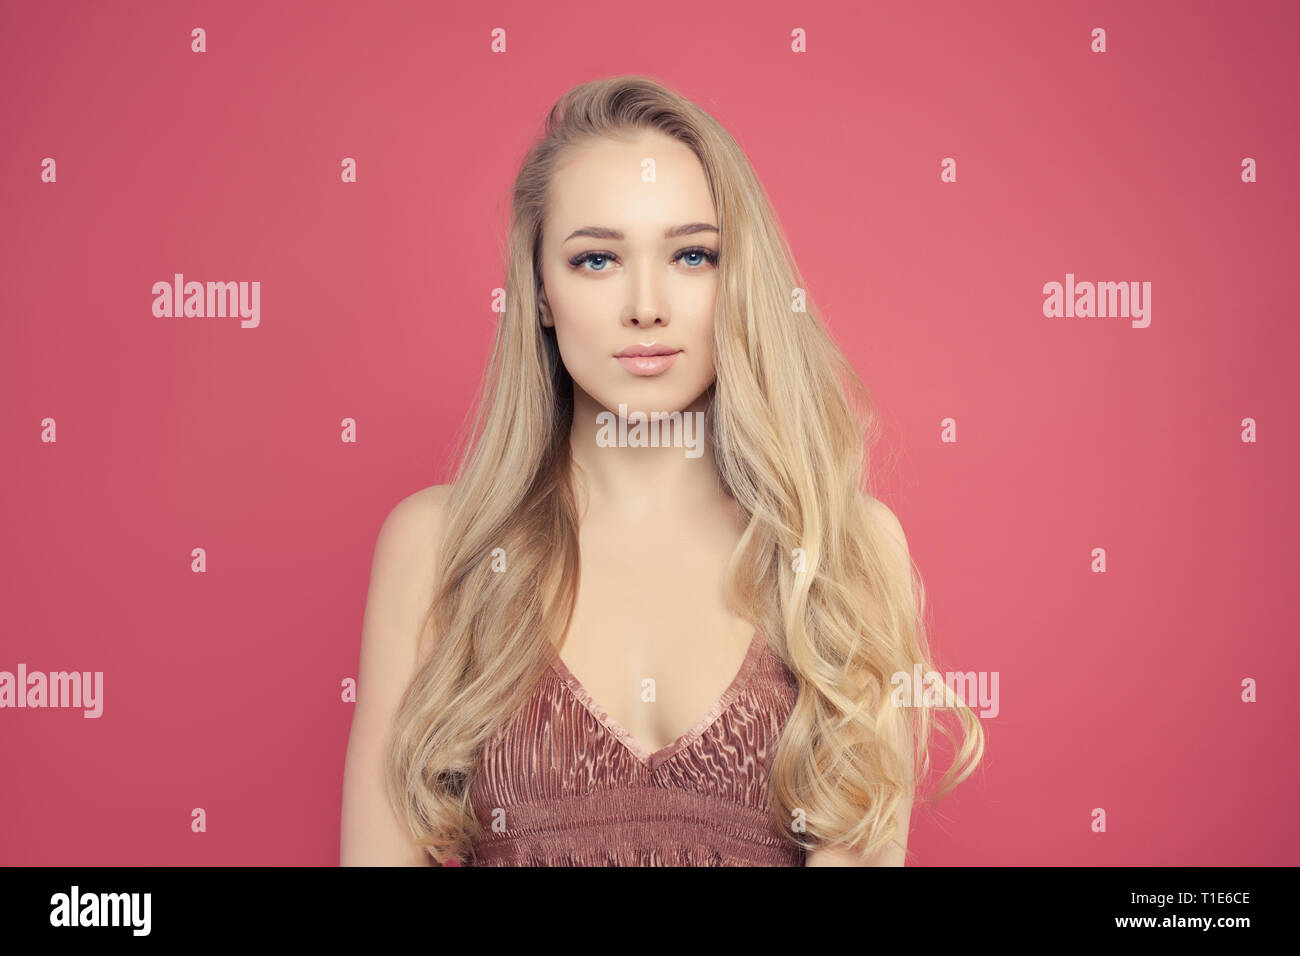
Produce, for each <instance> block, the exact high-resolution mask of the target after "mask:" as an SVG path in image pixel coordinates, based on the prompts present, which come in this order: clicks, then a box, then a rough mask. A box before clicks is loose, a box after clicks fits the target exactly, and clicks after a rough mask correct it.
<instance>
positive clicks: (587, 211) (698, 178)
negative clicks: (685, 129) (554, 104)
mask: <svg viewBox="0 0 1300 956" xmlns="http://www.w3.org/2000/svg"><path fill="white" fill-rule="evenodd" d="M647 160H650V161H652V162H653V179H650V178H649V174H646V173H645V172H644V170H645V169H646V168H647V167H649V165H650V164H649V163H647V162H646V161H647ZM547 206H548V208H547V221H546V229H547V232H548V234H551V235H558V239H559V240H561V241H562V240H563V238H564V236H566V235H568V234H569V233H570V232H572V231H573V230H574V229H576V228H578V227H580V226H608V227H610V228H612V229H619V230H622V231H623V232H625V233H627V234H628V237H629V238H632V237H633V236H634V235H638V234H640V235H644V236H646V237H651V236H652V235H653V234H654V233H655V232H656V231H657V232H658V238H659V239H661V240H662V238H663V228H664V227H665V226H670V225H678V224H680V223H685V222H698V221H704V222H715V223H716V216H715V215H714V208H713V198H712V196H711V195H710V193H709V183H708V179H707V178H706V177H705V175H704V167H703V166H701V165H700V161H699V159H698V158H697V157H696V155H695V153H694V152H693V151H692V150H691V148H690V147H689V146H687V145H686V144H685V143H682V142H680V141H678V140H676V139H673V138H672V137H671V136H668V135H666V134H664V133H660V132H657V131H651V130H643V131H640V132H638V133H637V134H636V135H635V137H634V138H631V139H627V140H614V139H600V140H595V141H592V142H591V143H589V144H584V145H582V146H579V147H575V148H573V149H571V150H570V151H568V152H567V153H566V154H565V155H564V157H562V159H561V160H560V162H559V163H558V164H557V165H556V168H555V172H554V176H553V178H552V180H551V188H550V194H549V196H548V203H547Z"/></svg>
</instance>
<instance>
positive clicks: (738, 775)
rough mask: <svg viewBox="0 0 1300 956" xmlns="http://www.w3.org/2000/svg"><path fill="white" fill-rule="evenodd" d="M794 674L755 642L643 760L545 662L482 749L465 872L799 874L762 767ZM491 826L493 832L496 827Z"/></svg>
mask: <svg viewBox="0 0 1300 956" xmlns="http://www.w3.org/2000/svg"><path fill="white" fill-rule="evenodd" d="M795 694H796V684H795V680H794V677H793V675H791V674H790V672H789V671H788V670H787V669H786V668H785V666H784V665H783V664H782V663H781V661H780V660H779V659H778V658H777V657H776V655H775V654H774V653H773V652H772V650H771V649H770V648H769V647H768V645H767V641H766V640H764V639H763V637H762V635H761V634H757V633H756V634H755V635H754V638H753V640H752V641H751V643H750V646H749V651H748V653H747V654H746V656H745V660H744V663H743V664H742V665H741V667H740V670H739V671H738V672H737V674H736V676H735V679H734V680H733V681H732V682H731V685H730V686H729V687H728V688H727V690H726V691H725V692H724V693H723V695H722V697H720V698H719V699H718V701H717V702H716V703H715V704H714V705H713V707H711V708H710V709H709V712H708V713H707V714H705V715H704V716H703V717H702V718H701V719H700V721H699V722H698V723H697V724H696V725H695V727H694V728H692V729H691V731H690V732H688V733H687V734H685V735H683V736H682V737H679V738H678V739H677V740H676V741H674V742H673V743H672V744H670V745H669V746H667V747H665V748H663V749H662V750H659V751H656V752H655V753H650V752H648V751H647V750H646V748H645V747H643V746H641V745H640V744H639V743H638V742H637V741H636V740H635V739H633V738H632V737H631V735H629V734H628V732H627V731H626V730H625V729H624V728H622V727H621V726H620V725H619V724H618V723H617V722H616V721H614V720H613V719H612V718H611V717H610V716H609V715H608V714H607V713H605V711H604V709H603V708H601V707H600V705H599V704H597V703H596V701H595V700H593V699H592V697H591V695H590V694H589V693H587V690H586V688H584V687H583V686H582V685H581V684H580V683H579V682H578V680H577V679H576V678H575V677H574V676H573V674H572V673H571V672H570V671H569V669H568V667H566V666H565V664H564V662H563V661H562V660H560V658H559V656H558V655H556V656H554V657H553V658H552V661H551V664H550V666H549V667H548V668H547V669H546V671H545V673H544V674H543V677H542V679H541V680H540V681H539V682H538V685H537V687H536V688H535V689H534V691H533V694H532V696H531V697H530V698H529V699H528V701H527V703H526V704H525V706H524V707H523V708H521V710H520V712H519V713H518V714H517V715H516V716H515V718H514V719H513V720H512V721H510V722H508V723H507V725H506V726H505V727H504V728H503V729H502V730H501V731H499V732H498V733H497V734H495V735H494V736H493V737H492V738H491V740H490V741H489V742H488V744H487V745H486V746H485V747H484V749H483V754H482V758H481V763H480V767H479V772H478V773H476V774H475V775H474V779H473V782H472V783H471V786H470V803H471V806H472V808H473V811H474V814H475V816H477V817H478V820H479V822H480V823H481V824H482V826H483V835H482V836H481V837H480V839H479V841H478V842H477V843H475V845H474V847H473V857H472V858H471V859H470V860H468V861H467V863H468V864H469V865H471V866H803V865H804V862H805V860H804V857H805V853H804V850H803V849H802V848H801V847H799V846H798V845H796V844H795V843H794V842H793V841H792V840H791V838H790V837H789V836H787V835H785V834H784V833H783V831H782V829H781V827H780V826H778V824H777V823H776V821H775V820H773V819H772V818H771V816H770V815H769V813H768V808H767V800H768V773H769V770H770V762H771V759H772V754H773V753H774V751H775V749H776V744H777V740H778V738H779V737H780V734H781V728H782V727H783V726H784V725H785V721H786V719H787V718H788V717H789V715H790V710H791V708H793V706H794V700H795ZM494 821H499V829H498V830H497V831H495V832H494V829H493V823H494Z"/></svg>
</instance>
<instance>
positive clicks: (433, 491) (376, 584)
mask: <svg viewBox="0 0 1300 956" xmlns="http://www.w3.org/2000/svg"><path fill="white" fill-rule="evenodd" d="M449 492H450V486H447V485H433V486H430V487H428V488H424V489H422V490H420V491H417V492H415V493H414V494H411V495H408V496H406V497H405V498H403V499H402V500H401V501H399V502H398V503H397V504H396V505H395V506H394V507H393V508H392V509H391V510H390V511H389V512H388V515H387V516H386V517H385V518H384V521H383V524H382V525H381V527H380V529H379V535H378V537H377V539H376V541H375V548H374V559H373V562H372V564H371V571H370V588H369V591H368V593H367V595H366V607H365V614H364V617H363V620H362V625H361V647H360V658H359V666H358V671H357V697H356V705H355V709H354V711H353V718H352V730H351V733H350V735H349V737H348V749H347V756H346V760H345V765H344V775H343V819H342V832H341V840H340V862H341V863H342V864H343V865H345V866H346V865H356V864H360V865H370V864H380V865H395V864H408V863H409V864H415V865H424V864H427V863H428V862H429V859H428V857H427V855H426V854H425V853H424V852H423V851H422V850H421V849H420V848H419V847H418V846H416V844H415V842H414V841H413V840H412V838H411V835H410V833H409V832H408V831H407V829H406V825H405V822H404V820H402V819H400V818H399V817H398V816H396V814H395V812H394V808H393V807H392V805H391V804H390V803H389V800H388V795H387V782H386V774H387V765H386V759H387V755H388V747H389V743H390V736H389V735H390V732H391V730H392V725H393V718H394V715H395V714H396V712H397V709H398V706H399V703H400V701H401V699H402V695H403V693H404V692H405V690H406V688H407V686H408V685H409V684H410V683H411V680H412V678H413V677H414V675H415V674H416V671H417V669H418V665H419V657H420V655H419V650H420V647H419V639H420V635H421V633H422V624H423V623H424V618H425V612H426V611H427V610H428V609H429V606H430V602H431V601H432V599H433V596H434V595H433V589H434V585H435V584H436V581H437V574H438V561H437V557H438V548H439V539H440V537H441V534H442V528H443V521H444V513H445V511H446V501H447V496H448V494H449ZM435 639H436V638H435Z"/></svg>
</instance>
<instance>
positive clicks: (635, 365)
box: [614, 346, 682, 375]
mask: <svg viewBox="0 0 1300 956" xmlns="http://www.w3.org/2000/svg"><path fill="white" fill-rule="evenodd" d="M654 348H657V349H658V351H657V352H655V353H654V354H651V355H639V354H637V352H639V351H650V350H649V349H640V348H636V349H625V350H624V351H623V353H622V354H619V355H616V356H614V357H615V358H616V359H618V362H619V364H620V365H622V366H623V367H624V368H625V369H627V370H628V371H629V372H631V373H632V374H633V375H661V374H662V373H664V372H666V371H668V369H669V367H671V366H672V364H673V363H674V362H676V361H677V356H679V355H681V354H682V353H681V350H680V349H679V350H677V351H675V352H669V351H666V350H665V349H664V348H663V347H662V346H655V347H654Z"/></svg>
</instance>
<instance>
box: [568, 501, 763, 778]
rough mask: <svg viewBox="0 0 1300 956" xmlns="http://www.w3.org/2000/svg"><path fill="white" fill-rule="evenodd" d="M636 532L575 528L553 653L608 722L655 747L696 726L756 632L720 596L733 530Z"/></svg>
mask: <svg viewBox="0 0 1300 956" xmlns="http://www.w3.org/2000/svg"><path fill="white" fill-rule="evenodd" d="M635 530H637V529H628V528H617V527H612V526H609V525H605V526H593V525H585V526H584V527H583V529H582V530H581V532H580V535H579V537H580V548H581V552H582V576H581V580H580V582H579V585H578V597H577V603H576V606H575V608H574V613H573V618H572V620H571V621H570V625H569V629H568V631H567V633H566V635H565V639H564V642H563V644H562V646H561V648H560V657H561V660H562V661H563V663H564V665H565V666H566V667H567V668H568V670H569V672H570V675H571V676H572V678H573V679H574V680H575V681H576V682H578V683H579V684H580V685H581V687H582V688H584V689H585V691H586V692H587V693H588V694H589V695H590V696H591V698H593V699H594V701H595V702H596V703H597V704H598V705H599V706H600V707H601V708H603V709H604V710H605V711H606V713H607V714H608V716H609V718H610V723H611V724H613V725H614V726H616V727H619V728H622V729H624V730H625V731H626V732H627V733H628V734H630V735H631V737H633V738H634V739H635V741H636V743H638V744H640V745H641V747H642V748H644V751H645V752H647V753H655V752H659V751H663V750H666V749H669V748H670V747H671V746H672V745H673V744H674V743H675V742H677V741H678V740H680V739H681V738H682V737H684V736H685V735H687V734H689V733H690V732H691V731H693V730H695V729H697V728H698V725H699V723H700V722H701V720H703V719H704V718H705V717H706V715H708V714H709V712H710V710H711V709H713V708H714V706H715V705H716V704H717V703H718V702H719V701H720V699H722V698H723V696H724V694H726V693H727V691H728V690H729V689H731V687H732V685H733V683H734V682H735V680H736V679H737V677H738V676H740V675H741V673H742V667H743V665H744V664H745V661H746V659H747V657H748V656H749V655H750V652H751V646H752V644H753V641H754V638H755V632H754V625H753V624H752V623H750V622H749V621H747V620H746V619H745V618H743V617H741V616H740V615H739V614H737V613H735V612H734V611H733V610H732V609H730V608H729V607H728V605H727V601H726V594H725V587H726V565H727V561H728V559H729V558H730V556H731V552H732V549H733V548H734V547H735V544H736V540H737V537H736V535H735V533H734V532H733V529H731V528H727V527H720V528H716V529H710V528H709V527H708V526H707V525H705V526H702V527H700V526H697V527H695V528H693V529H692V528H690V527H687V526H684V525H679V524H678V525H675V524H668V525H660V526H658V527H645V528H642V529H639V531H640V533H639V534H638V533H634V531H635ZM760 640H761V638H760Z"/></svg>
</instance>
